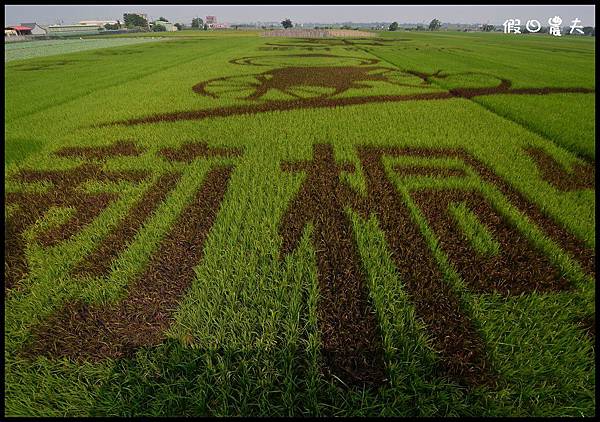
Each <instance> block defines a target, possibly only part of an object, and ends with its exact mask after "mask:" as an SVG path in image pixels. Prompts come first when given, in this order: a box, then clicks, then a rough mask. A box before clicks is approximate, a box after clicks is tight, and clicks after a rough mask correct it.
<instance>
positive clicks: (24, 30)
mask: <svg viewBox="0 0 600 422" xmlns="http://www.w3.org/2000/svg"><path fill="white" fill-rule="evenodd" d="M7 29H8V30H13V31H15V32H16V33H17V35H31V28H29V27H28V26H20V25H17V26H5V27H4V32H5V33H6V30H7Z"/></svg>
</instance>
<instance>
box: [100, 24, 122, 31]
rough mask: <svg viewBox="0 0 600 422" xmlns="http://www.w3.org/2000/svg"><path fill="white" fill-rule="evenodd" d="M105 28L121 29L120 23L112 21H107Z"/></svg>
mask: <svg viewBox="0 0 600 422" xmlns="http://www.w3.org/2000/svg"><path fill="white" fill-rule="evenodd" d="M104 29H108V30H115V29H119V25H117V24H116V23H115V24H112V23H107V24H106V25H104Z"/></svg>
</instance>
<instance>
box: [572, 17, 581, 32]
mask: <svg viewBox="0 0 600 422" xmlns="http://www.w3.org/2000/svg"><path fill="white" fill-rule="evenodd" d="M572 23H573V25H571V31H569V34H572V33H573V31H577V33H579V34H582V35H583V31H582V29H583V25H579V24H580V23H581V20H580V19H579V18H575V19H573V21H572Z"/></svg>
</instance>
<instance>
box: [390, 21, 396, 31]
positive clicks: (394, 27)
mask: <svg viewBox="0 0 600 422" xmlns="http://www.w3.org/2000/svg"><path fill="white" fill-rule="evenodd" d="M388 29H389V30H390V31H397V30H398V22H392V24H391V25H390V27H389V28H388Z"/></svg>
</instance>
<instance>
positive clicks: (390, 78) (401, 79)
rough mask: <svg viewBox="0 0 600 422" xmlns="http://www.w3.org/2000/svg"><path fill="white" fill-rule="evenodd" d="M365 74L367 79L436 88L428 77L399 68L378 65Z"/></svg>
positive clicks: (414, 86) (413, 86)
mask: <svg viewBox="0 0 600 422" xmlns="http://www.w3.org/2000/svg"><path fill="white" fill-rule="evenodd" d="M367 76H368V79H369V80H373V81H382V82H387V83H389V84H392V85H396V86H403V87H410V88H436V86H435V85H433V84H432V83H431V82H430V81H429V80H428V79H424V78H422V77H420V76H419V75H417V74H415V73H410V72H405V71H402V70H399V69H391V68H385V67H378V68H375V69H373V70H372V71H370V72H369V73H368V74H367Z"/></svg>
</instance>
